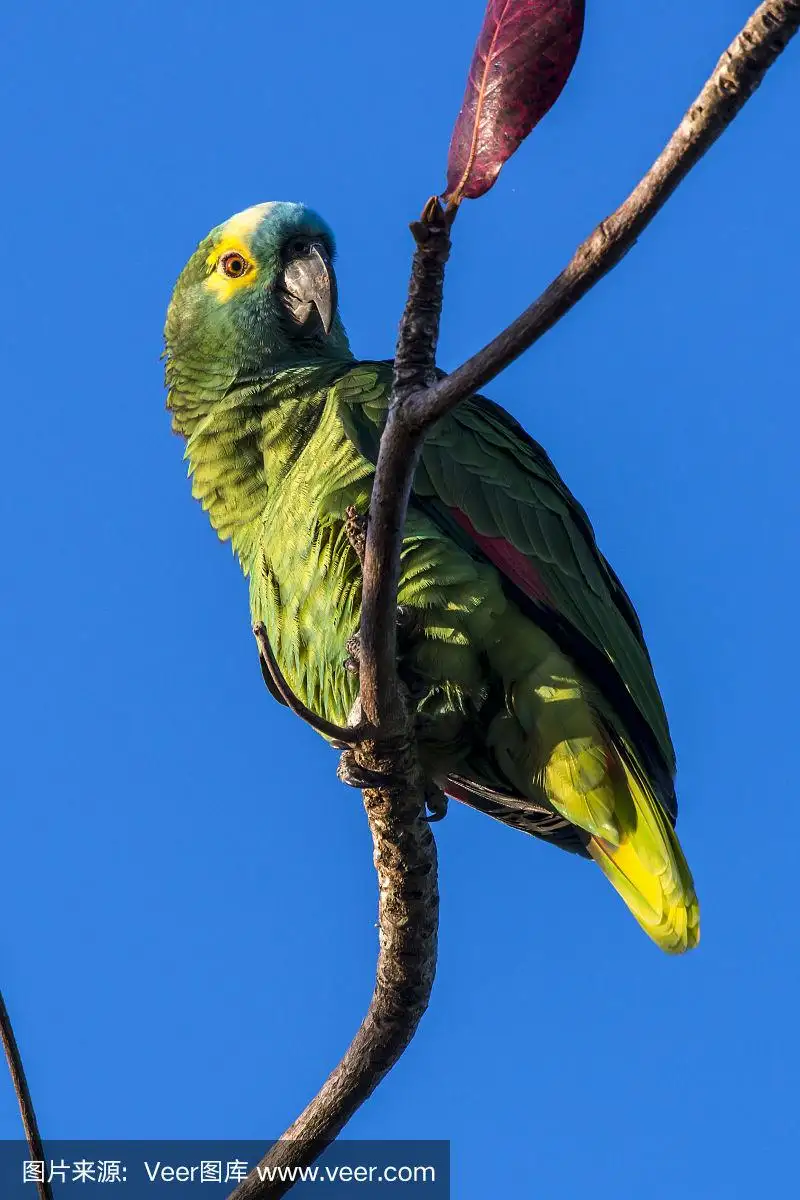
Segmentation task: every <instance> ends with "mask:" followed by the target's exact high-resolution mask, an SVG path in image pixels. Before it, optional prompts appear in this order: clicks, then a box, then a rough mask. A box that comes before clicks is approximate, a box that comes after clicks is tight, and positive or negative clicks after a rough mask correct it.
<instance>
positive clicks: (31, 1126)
mask: <svg viewBox="0 0 800 1200" xmlns="http://www.w3.org/2000/svg"><path fill="white" fill-rule="evenodd" d="M0 1038H2V1041H3V1050H4V1051H5V1055H6V1062H7V1063H8V1070H9V1072H10V1074H11V1082H12V1083H13V1084H14V1091H15V1092H16V1094H17V1103H18V1104H19V1111H20V1116H21V1117H22V1127H23V1129H24V1130H25V1139H26V1141H27V1143H28V1153H29V1154H30V1156H31V1161H32V1162H37V1163H38V1162H41V1163H43V1162H44V1161H45V1158H44V1146H43V1145H42V1136H41V1134H40V1133H39V1123H38V1121H37V1120H36V1110H35V1109H34V1107H33V1100H32V1099H31V1093H30V1089H29V1088H28V1080H27V1079H26V1077H25V1068H24V1067H23V1065H22V1056H21V1054H20V1052H19V1046H18V1045H17V1039H16V1038H15V1036H14V1027H13V1025H12V1024H11V1017H10V1016H9V1014H8V1009H7V1008H6V1002H5V1000H4V999H3V994H2V992H0ZM36 1190H37V1192H38V1193H39V1200H53V1192H52V1189H51V1187H50V1184H49V1183H48V1182H47V1180H46V1179H40V1180H37V1183H36Z"/></svg>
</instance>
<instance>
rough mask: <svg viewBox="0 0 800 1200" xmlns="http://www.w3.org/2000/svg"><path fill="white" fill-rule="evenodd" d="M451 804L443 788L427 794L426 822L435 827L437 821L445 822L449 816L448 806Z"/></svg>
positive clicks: (434, 789)
mask: <svg viewBox="0 0 800 1200" xmlns="http://www.w3.org/2000/svg"><path fill="white" fill-rule="evenodd" d="M449 803H450V801H449V799H448V797H447V796H446V795H445V794H444V792H443V791H442V790H441V788H437V787H434V788H432V789H431V790H430V791H426V793H425V809H426V812H425V820H426V821H427V822H428V824H429V825H433V824H434V822H436V821H443V820H444V818H445V817H446V816H447V806H448V804H449Z"/></svg>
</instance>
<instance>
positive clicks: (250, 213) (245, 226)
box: [203, 203, 274, 304]
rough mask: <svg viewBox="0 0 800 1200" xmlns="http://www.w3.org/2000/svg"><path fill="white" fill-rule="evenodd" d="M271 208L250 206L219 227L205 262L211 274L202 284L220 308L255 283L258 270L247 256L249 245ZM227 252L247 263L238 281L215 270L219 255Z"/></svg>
mask: <svg viewBox="0 0 800 1200" xmlns="http://www.w3.org/2000/svg"><path fill="white" fill-rule="evenodd" d="M272 208H274V204H273V203H267V204H254V205H253V206H252V208H246V209H244V211H243V212H240V213H236V214H235V215H234V216H232V217H231V218H230V220H228V221H226V222H225V224H224V225H223V226H222V236H221V237H220V239H219V241H218V242H217V244H216V245H215V246H214V249H213V250H212V251H211V253H210V254H209V255H208V258H207V259H206V262H207V264H208V266H209V267H210V268H211V273H210V274H209V276H208V278H207V279H206V281H205V283H204V284H203V286H204V287H205V289H206V290H207V291H209V292H213V293H214V295H216V297H217V299H218V300H219V302H220V303H221V304H225V303H226V302H227V301H228V300H230V298H231V296H234V295H235V294H236V293H237V292H240V291H242V289H244V288H249V287H252V286H253V284H254V283H255V281H256V278H257V277H258V267H257V265H256V262H255V260H254V258H253V256H252V255H251V253H250V241H251V239H252V236H253V234H254V233H255V231H256V230H257V229H258V227H259V225H260V224H261V222H262V221H263V220H264V217H265V216H266V215H267V213H268V212H269V211H270V209H272ZM231 250H235V251H236V252H237V254H241V255H242V257H243V258H244V259H246V260H247V262H249V263H250V270H249V271H248V272H247V274H246V275H242V276H241V278H239V279H229V278H228V276H227V275H222V274H221V273H220V272H219V271H218V270H217V269H216V267H217V263H218V262H219V260H220V259H221V258H222V255H223V254H229V253H230V251H231Z"/></svg>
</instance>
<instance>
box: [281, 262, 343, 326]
mask: <svg viewBox="0 0 800 1200" xmlns="http://www.w3.org/2000/svg"><path fill="white" fill-rule="evenodd" d="M282 291H283V293H284V295H283V299H284V303H285V304H286V308H287V310H288V312H289V316H290V317H291V319H292V320H293V321H294V323H295V324H296V325H297V326H298V330H299V331H300V332H302V333H315V332H316V331H317V326H318V325H322V328H323V330H324V331H325V335H326V336H327V335H328V334H329V333H330V331H331V326H332V325H333V319H334V317H335V316H336V305H337V301H338V296H337V289H336V276H335V275H334V273H333V267H332V266H331V263H330V259H329V258H328V252H327V249H326V248H325V246H324V245H323V243H322V242H312V243H311V244H310V246H309V247H308V251H307V252H306V253H303V254H300V255H298V257H297V258H292V259H290V260H289V262H288V263H287V264H286V266H285V267H284V271H283V287H282Z"/></svg>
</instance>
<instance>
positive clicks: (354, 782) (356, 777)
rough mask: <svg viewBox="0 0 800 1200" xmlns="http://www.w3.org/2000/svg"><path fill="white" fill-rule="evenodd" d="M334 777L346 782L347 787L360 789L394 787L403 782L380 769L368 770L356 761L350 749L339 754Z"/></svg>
mask: <svg viewBox="0 0 800 1200" xmlns="http://www.w3.org/2000/svg"><path fill="white" fill-rule="evenodd" d="M336 778H337V779H338V780H339V782H340V783H346V784H347V786H348V787H354V788H359V789H360V790H361V791H363V790H364V788H379V787H394V786H397V785H398V784H401V783H403V782H404V781H403V780H402V779H395V778H394V777H393V776H392V775H384V774H383V773H382V772H380V771H370V770H369V768H368V767H362V766H361V765H360V764H359V763H357V762H356V756H355V754H353V751H352V750H344V751H343V752H342V754H341V755H340V756H339V765H338V767H337V768H336Z"/></svg>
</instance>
